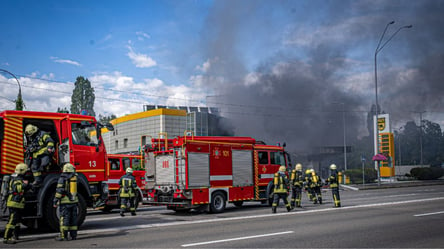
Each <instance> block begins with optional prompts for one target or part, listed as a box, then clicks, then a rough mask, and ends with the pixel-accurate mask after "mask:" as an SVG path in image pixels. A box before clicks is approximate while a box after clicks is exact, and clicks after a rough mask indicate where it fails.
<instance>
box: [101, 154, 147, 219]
mask: <svg viewBox="0 0 444 249" xmlns="http://www.w3.org/2000/svg"><path fill="white" fill-rule="evenodd" d="M108 161H109V167H108V173H107V176H108V179H107V181H106V183H107V184H108V186H109V195H108V198H107V201H106V203H105V206H104V207H103V211H105V212H109V211H111V210H112V209H114V208H119V202H118V191H119V188H120V186H119V180H120V178H121V177H122V176H123V175H125V174H126V169H127V168H132V169H133V170H134V171H133V176H134V178H136V183H137V186H139V192H138V193H137V198H135V202H136V203H135V207H136V208H137V207H138V205H139V202H141V201H142V198H143V196H146V192H145V169H144V167H143V163H142V162H143V160H142V156H141V155H126V154H108Z"/></svg>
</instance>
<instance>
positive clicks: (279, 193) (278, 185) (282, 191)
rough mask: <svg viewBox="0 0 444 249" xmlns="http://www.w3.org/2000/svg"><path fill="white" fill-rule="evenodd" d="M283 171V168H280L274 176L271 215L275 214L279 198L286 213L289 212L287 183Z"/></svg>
mask: <svg viewBox="0 0 444 249" xmlns="http://www.w3.org/2000/svg"><path fill="white" fill-rule="evenodd" d="M285 171H286V169H285V166H281V167H279V171H278V172H276V173H275V174H274V181H273V183H274V191H273V204H272V205H271V206H272V211H273V213H276V208H277V206H278V204H279V200H280V199H281V198H282V199H283V200H284V203H285V206H286V207H287V211H288V212H290V211H291V206H290V203H288V189H289V182H288V177H287V175H286V174H285Z"/></svg>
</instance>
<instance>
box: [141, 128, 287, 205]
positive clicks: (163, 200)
mask: <svg viewBox="0 0 444 249" xmlns="http://www.w3.org/2000/svg"><path fill="white" fill-rule="evenodd" d="M159 143H160V144H161V145H163V146H159ZM166 145H170V146H166ZM144 159H145V167H146V171H147V174H146V187H145V188H146V189H147V199H148V202H147V204H151V205H165V206H167V207H168V209H172V210H175V211H178V210H190V209H200V208H204V209H205V210H207V211H209V212H213V213H220V212H223V211H224V209H225V207H226V204H227V203H233V204H234V205H235V206H242V204H243V203H244V202H246V201H260V202H261V203H263V204H265V203H267V204H269V205H271V201H272V200H271V196H272V192H273V187H272V186H273V177H274V174H275V173H276V172H277V171H278V169H279V167H280V166H286V167H287V168H288V165H289V164H288V162H289V158H288V157H287V154H286V153H285V150H284V147H281V146H274V145H266V144H264V143H262V142H258V141H256V140H255V139H253V138H251V137H204V136H183V137H177V138H175V139H173V140H172V142H169V141H162V139H152V143H151V146H149V147H146V149H145V156H144Z"/></svg>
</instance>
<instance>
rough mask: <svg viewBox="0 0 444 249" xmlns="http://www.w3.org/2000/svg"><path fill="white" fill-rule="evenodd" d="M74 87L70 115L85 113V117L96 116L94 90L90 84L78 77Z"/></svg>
mask: <svg viewBox="0 0 444 249" xmlns="http://www.w3.org/2000/svg"><path fill="white" fill-rule="evenodd" d="M74 85H75V87H74V90H73V92H72V96H71V113H74V114H80V113H82V111H86V112H87V115H90V116H96V114H95V112H94V100H95V98H96V97H95V95H94V88H92V87H91V82H90V81H89V80H88V79H85V78H84V77H83V76H79V77H77V79H76V82H75V83H74Z"/></svg>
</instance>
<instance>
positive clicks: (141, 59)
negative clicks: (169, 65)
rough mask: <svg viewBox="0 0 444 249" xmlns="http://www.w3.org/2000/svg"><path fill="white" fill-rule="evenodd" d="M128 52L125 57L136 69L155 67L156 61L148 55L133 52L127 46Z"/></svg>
mask: <svg viewBox="0 0 444 249" xmlns="http://www.w3.org/2000/svg"><path fill="white" fill-rule="evenodd" d="M128 50H129V52H128V53H127V55H128V57H129V58H130V59H131V61H132V63H133V64H134V65H136V67H141V68H148V67H154V66H156V65H157V63H156V61H155V60H153V59H152V58H151V57H149V56H148V55H146V54H139V53H136V52H134V51H133V48H132V47H131V46H128Z"/></svg>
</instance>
